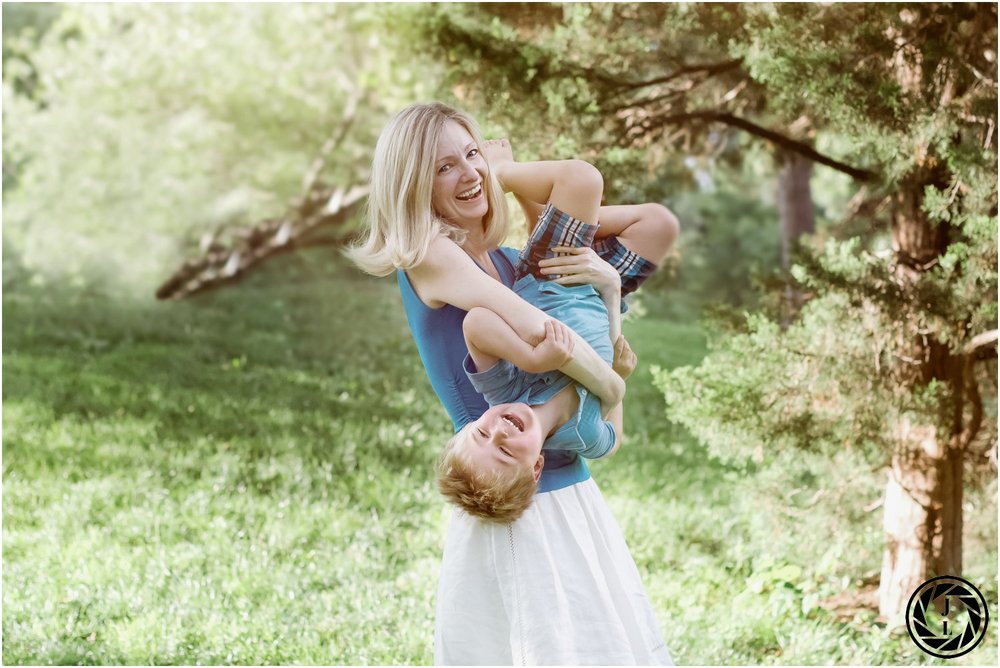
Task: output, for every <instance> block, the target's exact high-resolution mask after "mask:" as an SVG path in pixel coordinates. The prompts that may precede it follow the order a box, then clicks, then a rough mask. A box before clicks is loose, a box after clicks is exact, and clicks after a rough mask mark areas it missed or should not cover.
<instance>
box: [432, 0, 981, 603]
mask: <svg viewBox="0 0 1000 668" xmlns="http://www.w3.org/2000/svg"><path fill="white" fill-rule="evenodd" d="M996 24H997V15H996V6H995V5H991V4H963V5H953V4H939V3H938V4H931V3H927V4H920V5H883V4H880V5H875V4H830V5H812V4H780V5H738V6H735V5H714V4H713V5H703V4H692V5H633V4H616V5H569V6H558V5H531V6H510V5H483V6H481V7H480V8H477V9H473V10H469V11H463V12H461V13H457V12H450V11H447V10H446V9H431V10H423V13H421V14H420V20H419V21H418V23H417V25H418V26H420V29H421V30H422V33H421V34H422V35H423V39H424V41H423V42H422V44H430V45H432V46H433V47H435V48H436V49H437V52H438V53H439V54H440V55H442V56H443V57H447V58H448V59H449V62H450V63H452V64H453V65H454V68H453V69H452V70H451V77H452V78H451V81H450V83H451V85H452V86H453V91H454V94H455V96H456V97H457V98H459V99H460V100H462V101H463V102H464V103H466V104H468V105H470V106H472V107H473V108H475V109H483V110H485V113H486V115H487V118H489V119H490V122H493V123H497V124H501V123H503V124H508V125H509V127H511V128H517V129H518V132H520V133H521V136H522V138H521V140H520V143H521V144H522V145H524V144H527V145H529V146H531V147H535V146H537V147H538V150H539V151H540V152H548V153H549V154H550V155H552V154H555V155H566V154H572V155H582V156H585V157H592V158H593V159H595V160H596V161H597V162H598V163H599V164H600V165H601V167H602V169H603V170H604V171H605V172H606V173H608V174H609V175H610V178H608V179H606V182H607V183H609V185H610V186H611V189H612V190H613V191H617V194H618V195H619V196H621V194H622V193H626V192H628V190H629V188H632V189H633V190H637V189H638V190H641V189H642V188H641V187H640V186H635V185H632V186H630V185H628V184H629V183H633V184H634V182H635V180H636V177H637V175H639V174H641V173H642V171H643V169H645V171H646V176H647V177H660V176H661V175H662V174H663V173H664V168H665V165H666V164H668V163H669V161H670V160H671V157H672V156H673V155H676V151H678V150H681V151H683V152H684V153H689V152H698V153H701V154H703V155H713V156H715V158H716V159H717V160H719V161H731V160H739V155H738V154H736V153H735V152H733V151H732V150H730V149H731V148H732V147H733V146H734V145H735V144H734V139H733V133H734V132H737V131H738V132H745V133H748V134H749V135H751V136H752V137H755V138H757V139H760V140H763V141H766V142H768V144H769V145H771V146H772V147H774V150H776V151H780V153H781V155H789V154H795V155H798V156H801V157H802V158H807V159H808V160H810V161H812V162H813V163H814V164H817V165H824V166H826V167H829V168H832V169H835V170H838V171H841V172H843V173H845V174H848V175H850V176H851V177H852V178H854V179H855V180H856V181H857V182H858V183H859V184H860V183H866V184H868V185H867V186H866V187H865V188H864V189H861V188H859V189H858V195H857V201H856V202H854V203H853V206H852V207H851V210H852V212H853V213H854V214H855V215H856V216H857V217H858V218H861V219H866V220H870V221H871V222H872V224H873V225H874V226H875V227H874V228H873V229H872V230H870V231H866V233H865V234H863V235H854V234H844V235H842V238H840V239H829V240H827V241H826V243H825V245H824V247H823V248H822V249H819V250H818V251H816V252H814V253H806V254H805V255H803V256H801V257H800V260H799V262H798V264H797V265H796V266H795V267H793V273H794V275H795V276H796V278H797V280H798V281H799V283H800V286H801V288H802V289H805V290H808V292H809V293H811V295H812V300H811V301H810V302H808V303H807V304H805V305H804V306H803V310H802V312H801V313H799V314H798V316H797V319H796V320H795V321H794V323H792V324H791V326H790V327H789V328H788V330H787V331H782V329H781V327H778V326H776V325H775V323H774V321H773V320H772V319H771V318H769V317H766V316H764V315H755V316H752V317H750V318H749V319H748V321H747V323H746V324H745V327H744V328H743V331H742V332H737V333H736V334H735V335H730V336H728V338H724V339H722V340H720V341H719V342H717V343H716V347H715V350H714V352H713V353H712V354H711V355H710V356H709V357H708V358H707V359H706V360H705V362H704V363H703V365H702V366H701V367H699V368H696V369H681V370H678V371H676V372H675V373H672V374H661V375H660V377H659V382H660V384H661V387H662V388H663V389H664V392H665V395H666V398H667V402H668V409H669V412H670V414H671V416H672V417H673V418H674V419H676V420H678V421H681V422H683V423H684V424H686V425H688V426H689V427H690V428H691V429H692V431H693V432H694V433H695V434H696V435H697V436H698V437H699V438H700V439H702V440H703V441H705V442H706V443H708V444H709V446H710V447H712V449H713V450H714V451H716V452H717V453H725V452H729V453H730V454H736V453H738V452H742V449H743V446H742V444H743V443H745V442H746V441H747V440H749V441H750V444H752V445H758V446H762V447H765V448H767V447H782V446H784V447H800V448H838V447H843V444H844V443H847V444H849V445H853V446H854V447H859V448H863V449H864V450H866V451H867V452H868V453H869V455H870V456H871V458H872V459H873V460H874V461H877V462H885V463H887V464H889V471H890V475H889V482H888V484H887V489H886V499H885V508H884V512H885V534H886V544H885V555H884V560H883V568H882V578H881V584H880V610H881V612H882V614H883V615H884V616H886V617H893V616H895V615H896V614H898V613H899V611H900V610H901V609H902V607H903V606H904V605H905V603H906V599H907V597H908V595H909V593H910V592H911V591H913V590H914V589H915V588H916V586H917V585H918V584H919V583H920V582H921V581H922V580H923V579H925V578H927V577H928V576H930V575H933V574H956V573H961V569H962V549H961V545H962V543H961V527H962V504H961V501H962V487H963V478H962V469H963V462H964V460H965V458H966V457H968V456H970V448H971V447H972V446H971V444H972V443H974V441H975V438H976V436H977V434H979V432H980V430H981V428H982V426H983V420H984V415H983V408H982V402H981V397H980V395H979V390H978V386H977V382H976V374H975V369H976V361H977V360H978V359H980V358H981V357H982V356H983V355H984V354H985V355H986V356H987V357H990V358H995V347H992V346H995V340H996V335H995V327H996V324H995V323H996V317H997V309H996V294H997V292H996V269H997V253H996V219H995V216H996V201H997V196H996V178H997V171H996V156H997V153H996V151H997V140H996V134H995V132H994V130H995V128H996V105H997V76H996V50H995V49H996V38H997V32H996ZM556 119H558V120H559V121H560V124H561V126H562V127H564V128H565V133H564V134H557V133H551V132H550V131H549V128H550V126H551V124H552V123H554V122H555V121H556ZM799 125H802V126H805V127H809V128H814V129H815V137H816V138H815V141H814V142H812V141H805V140H803V139H801V138H796V137H795V136H792V134H790V131H785V130H776V129H775V128H789V129H790V128H794V127H796V126H799ZM817 147H824V148H822V149H820V148H817ZM674 162H675V163H676V160H674ZM649 180H650V179H647V183H648V182H649ZM646 188H647V192H648V191H649V190H656V188H655V187H650V186H648V185H647V186H646ZM844 228H845V230H850V229H851V221H850V220H848V221H845V226H844ZM994 430H995V427H993V426H992V425H991V428H990V431H991V432H992V431H994ZM748 435H749V439H748V438H747V437H748ZM751 449H752V448H751Z"/></svg>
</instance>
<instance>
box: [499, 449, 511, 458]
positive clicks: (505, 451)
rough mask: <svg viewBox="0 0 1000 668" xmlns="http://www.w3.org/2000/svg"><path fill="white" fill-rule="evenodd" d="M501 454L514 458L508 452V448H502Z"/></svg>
mask: <svg viewBox="0 0 1000 668" xmlns="http://www.w3.org/2000/svg"><path fill="white" fill-rule="evenodd" d="M500 452H502V453H504V454H505V455H507V456H508V457H510V458H511V459H513V458H514V455H512V454H510V450H508V449H507V448H500Z"/></svg>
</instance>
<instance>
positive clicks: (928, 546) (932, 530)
mask: <svg viewBox="0 0 1000 668" xmlns="http://www.w3.org/2000/svg"><path fill="white" fill-rule="evenodd" d="M896 436H897V438H898V441H897V443H898V445H897V448H896V452H895V453H894V454H893V458H892V468H891V471H890V474H889V482H888V484H887V485H886V490H885V507H884V512H885V515H884V518H883V528H884V529H885V551H884V552H883V554H882V578H881V584H880V586H879V613H880V615H881V616H882V617H884V618H885V619H886V620H893V619H895V620H896V621H897V622H898V621H899V617H898V615H899V614H900V613H902V612H904V610H905V607H906V604H907V602H908V601H909V598H910V595H911V594H912V593H913V592H914V591H915V590H916V589H917V587H919V586H920V584H921V583H922V582H924V581H925V580H927V579H928V578H931V577H934V576H936V575H961V573H962V464H963V459H964V453H963V452H962V450H961V449H959V448H957V447H954V444H953V443H952V442H951V439H947V438H941V437H940V436H939V434H938V433H937V430H936V428H934V427H931V426H928V425H916V426H915V425H912V424H911V423H910V421H909V420H908V419H904V420H903V421H902V423H901V424H900V425H898V426H897V433H896Z"/></svg>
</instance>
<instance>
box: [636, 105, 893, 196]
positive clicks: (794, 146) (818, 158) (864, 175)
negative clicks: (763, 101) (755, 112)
mask: <svg viewBox="0 0 1000 668" xmlns="http://www.w3.org/2000/svg"><path fill="white" fill-rule="evenodd" d="M686 121H705V122H708V123H724V124H726V125H729V126H731V127H734V128H739V129H741V130H744V131H746V132H749V133H750V134H752V135H754V136H756V137H760V138H762V139H766V140H768V141H770V142H771V143H773V144H775V145H776V146H780V147H782V148H784V149H786V150H789V151H792V152H794V153H798V154H800V155H803V156H805V157H807V158H809V159H810V160H812V161H813V162H817V163H819V164H821V165H826V166H827V167H830V168H832V169H836V170H837V171H838V172H843V173H844V174H847V175H848V176H850V177H851V178H853V179H856V180H858V181H872V180H874V179H875V177H876V174H875V172H872V171H870V170H867V169H861V168H858V167H852V166H851V165H848V164H846V163H843V162H840V161H839V160H834V159H833V158H830V157H828V156H825V155H823V154H822V153H820V152H818V151H817V150H816V149H814V148H813V147H812V146H810V145H809V144H806V143H805V142H801V141H797V140H795V139H792V138H790V137H786V136H785V135H782V134H779V133H777V132H775V131H773V130H768V129H767V128H765V127H762V126H760V125H757V124H756V123H752V122H750V121H748V120H747V119H745V118H740V117H738V116H734V115H732V114H730V113H728V112H724V111H716V110H708V109H706V110H702V111H689V112H685V113H682V114H671V115H669V116H660V117H659V118H655V119H653V122H652V123H650V124H649V125H647V126H646V127H645V131H646V132H649V131H650V130H655V129H657V128H659V127H663V126H665V125H676V124H678V123H683V122H686Z"/></svg>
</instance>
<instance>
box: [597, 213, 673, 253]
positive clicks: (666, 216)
mask: <svg viewBox="0 0 1000 668" xmlns="http://www.w3.org/2000/svg"><path fill="white" fill-rule="evenodd" d="M599 216H600V219H599V220H600V221H601V226H600V227H599V228H598V229H597V238H598V239H603V238H605V237H609V236H611V235H614V236H616V237H618V241H620V242H621V243H622V245H623V246H625V248H627V249H629V250H630V251H632V252H633V253H635V254H637V255H639V256H640V257H643V258H645V259H647V260H649V261H650V262H652V263H653V264H657V265H658V264H661V263H662V262H663V260H664V259H665V258H666V257H667V253H668V252H669V251H670V247H671V246H673V245H674V241H675V240H676V239H677V235H678V233H679V232H680V223H678V222H677V216H675V215H674V214H673V212H672V211H671V210H670V209H668V208H667V207H665V206H663V205H662V204H655V203H652V202H650V203H647V204H623V205H618V206H602V207H601V210H600V213H599Z"/></svg>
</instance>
